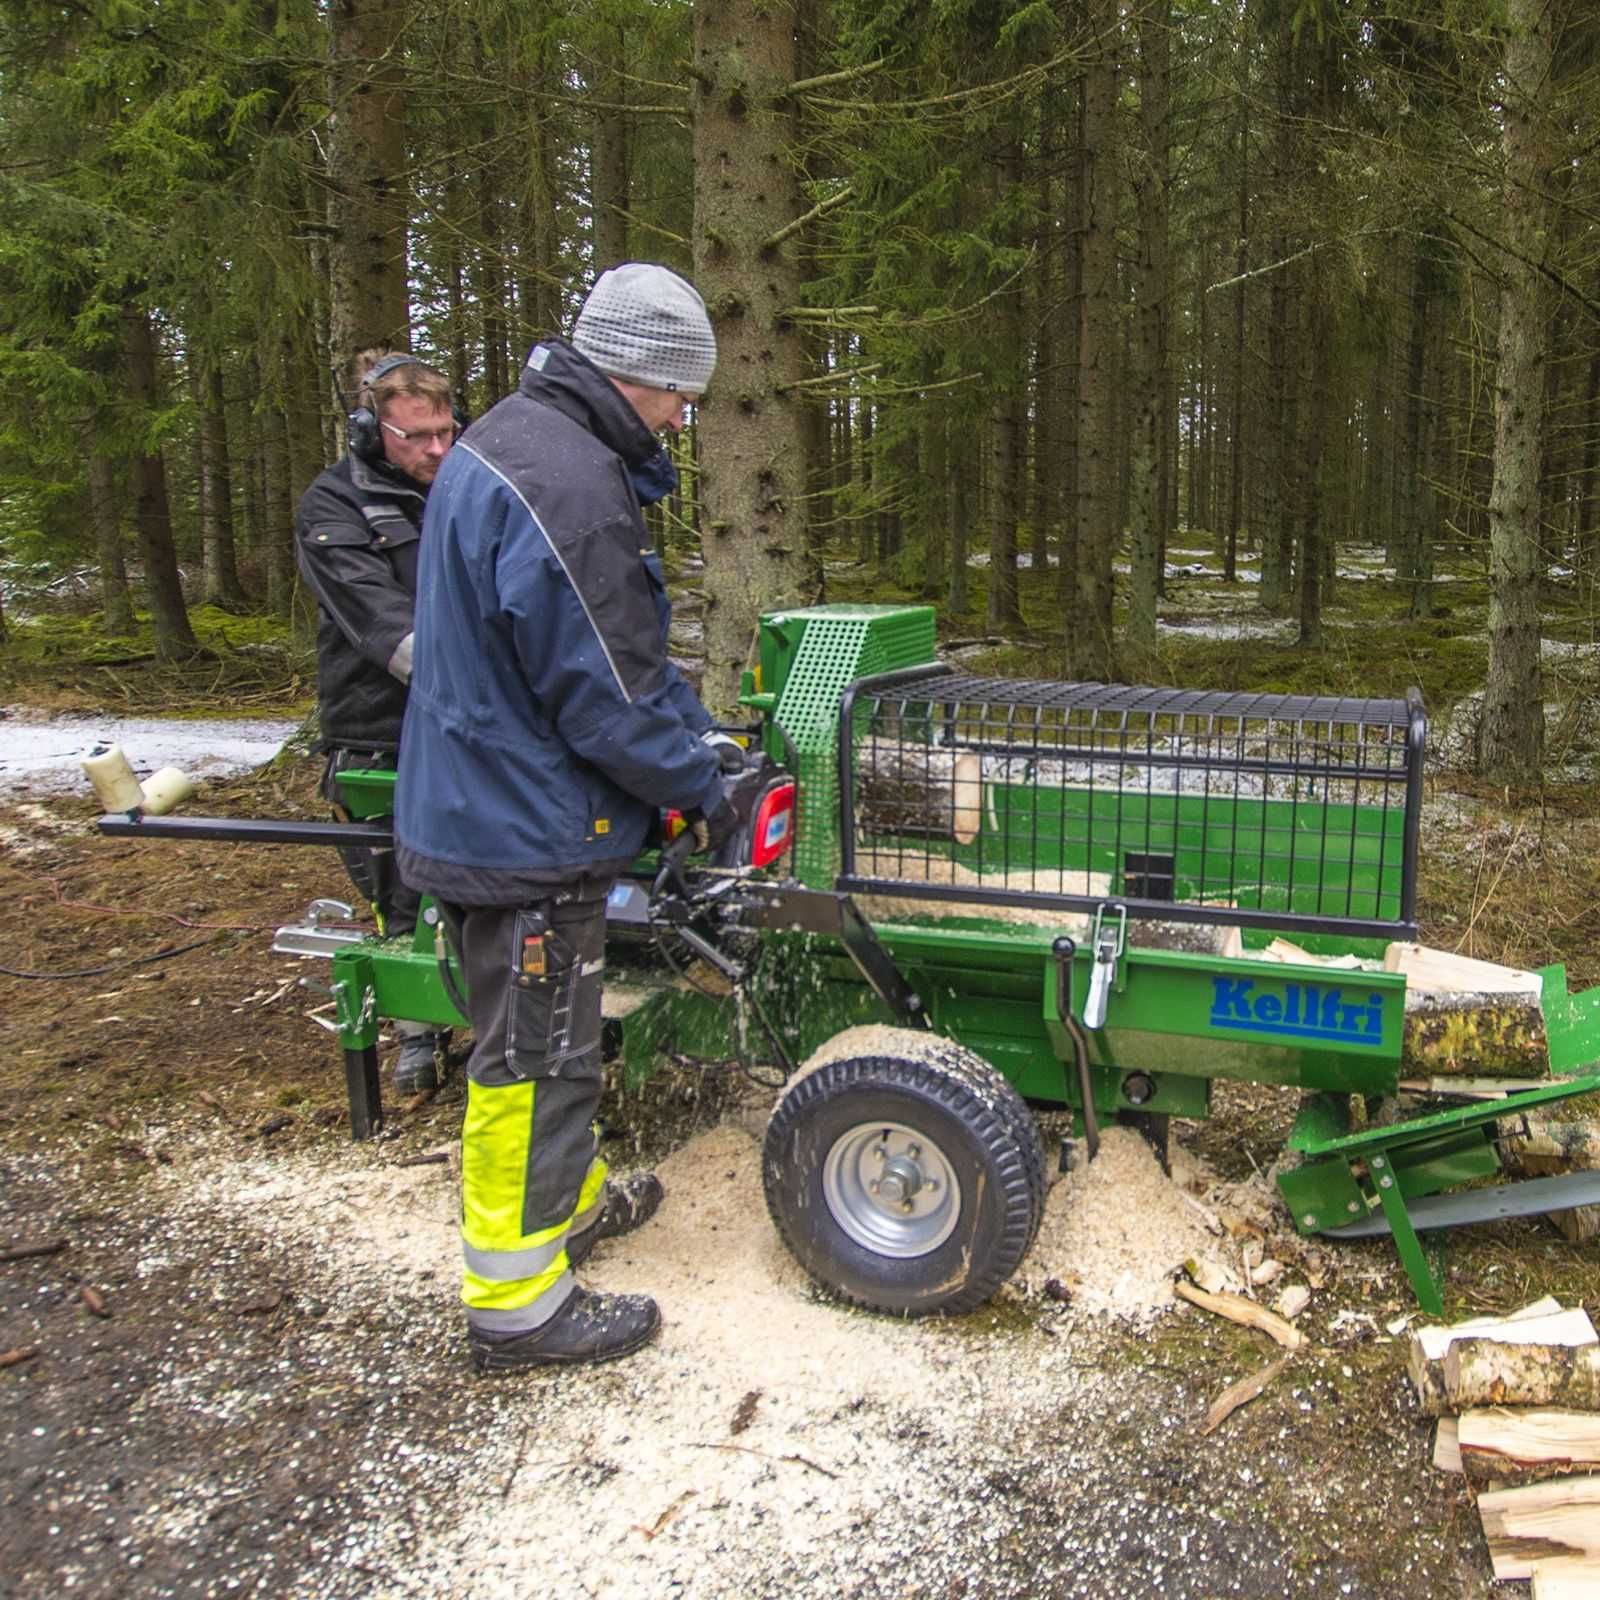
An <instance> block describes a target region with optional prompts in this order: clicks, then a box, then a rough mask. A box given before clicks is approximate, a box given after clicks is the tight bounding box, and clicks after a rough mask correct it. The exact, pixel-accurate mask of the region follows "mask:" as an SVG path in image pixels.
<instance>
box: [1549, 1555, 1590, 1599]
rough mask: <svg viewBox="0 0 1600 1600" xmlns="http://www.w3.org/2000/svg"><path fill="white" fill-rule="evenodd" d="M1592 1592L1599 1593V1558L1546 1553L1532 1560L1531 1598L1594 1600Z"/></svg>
mask: <svg viewBox="0 0 1600 1600" xmlns="http://www.w3.org/2000/svg"><path fill="white" fill-rule="evenodd" d="M1596 1595H1600V1561H1591V1560H1589V1559H1587V1558H1586V1557H1584V1556H1550V1557H1547V1558H1546V1559H1545V1560H1543V1561H1540V1562H1537V1563H1535V1565H1534V1569H1533V1600H1595V1596H1596Z"/></svg>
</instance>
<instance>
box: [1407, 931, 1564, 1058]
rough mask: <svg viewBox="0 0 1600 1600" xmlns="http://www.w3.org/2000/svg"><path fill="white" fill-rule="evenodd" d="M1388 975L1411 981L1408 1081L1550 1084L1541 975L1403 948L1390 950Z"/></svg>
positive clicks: (1423, 947)
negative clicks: (1481, 1078)
mask: <svg viewBox="0 0 1600 1600" xmlns="http://www.w3.org/2000/svg"><path fill="white" fill-rule="evenodd" d="M1383 970H1384V971H1385V972H1398V973H1400V974H1402V975H1403V976H1404V978H1405V980H1406V1020H1405V1034H1404V1039H1403V1041H1402V1044H1401V1050H1400V1066H1401V1071H1402V1074H1403V1075H1404V1076H1407V1077H1438V1078H1446V1077H1461V1076H1472V1075H1475V1074H1479V1073H1493V1074H1495V1075H1497V1076H1500V1077H1507V1078H1543V1077H1547V1076H1549V1072H1550V1036H1549V1032H1548V1030H1547V1029H1546V1027H1545V1020H1544V1007H1543V1005H1542V1003H1541V995H1542V993H1543V989H1544V980H1543V979H1542V978H1540V976H1539V974H1538V973H1537V972H1528V971H1526V970H1524V969H1522V968H1519V967H1504V966H1501V965H1500V964H1499V963H1498V962H1494V961H1477V960H1474V959H1473V958H1472V957H1470V956H1460V955H1456V954H1455V953H1454V952H1453V951H1450V950H1435V949H1432V948H1431V947H1429V946H1428V945H1423V944H1409V943H1406V942H1404V941H1400V940H1396V941H1395V942H1394V943H1392V944H1390V945H1389V946H1388V948H1387V949H1385V951H1384V953H1383Z"/></svg>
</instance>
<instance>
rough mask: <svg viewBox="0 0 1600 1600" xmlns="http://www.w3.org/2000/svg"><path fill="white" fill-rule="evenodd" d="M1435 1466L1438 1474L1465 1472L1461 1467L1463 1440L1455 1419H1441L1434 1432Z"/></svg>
mask: <svg viewBox="0 0 1600 1600" xmlns="http://www.w3.org/2000/svg"><path fill="white" fill-rule="evenodd" d="M1433 1465H1434V1470H1435V1471H1437V1472H1464V1471H1466V1468H1465V1467H1463V1466H1462V1465H1461V1440H1460V1437H1459V1435H1458V1434H1457V1431H1456V1419H1455V1418H1454V1417H1440V1418H1439V1422H1438V1425H1437V1426H1436V1427H1435V1428H1434V1430H1433Z"/></svg>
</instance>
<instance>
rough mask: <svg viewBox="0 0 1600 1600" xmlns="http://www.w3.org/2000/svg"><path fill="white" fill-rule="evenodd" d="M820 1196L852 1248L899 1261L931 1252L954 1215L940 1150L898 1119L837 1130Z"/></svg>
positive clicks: (956, 1206) (950, 1181) (954, 1183)
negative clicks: (853, 1245)
mask: <svg viewBox="0 0 1600 1600" xmlns="http://www.w3.org/2000/svg"><path fill="white" fill-rule="evenodd" d="M822 1193H823V1198H824V1199H825V1200H826V1202H827V1206H828V1210H829V1211H830V1212H831V1213H832V1215H833V1219H834V1221H835V1222H837V1223H838V1224H839V1226H840V1228H842V1229H843V1230H844V1232H845V1233H846V1234H847V1235H849V1237H850V1238H851V1239H853V1240H854V1241H855V1242H856V1243H857V1244H858V1245H861V1246H862V1247H863V1248H864V1249H867V1250H871V1251H873V1252H875V1253H876V1254H878V1255H883V1256H892V1257H896V1258H898V1259H901V1260H907V1259H910V1258H912V1257H914V1256H924V1255H927V1254H928V1252H929V1251H931V1250H937V1249H938V1247H939V1246H940V1245H941V1244H943V1243H944V1242H945V1240H946V1239H948V1238H949V1237H950V1235H951V1234H952V1233H953V1232H955V1227H956V1223H957V1222H958V1221H959V1220H960V1216H961V1185H960V1182H959V1181H958V1180H957V1178H956V1175H955V1172H954V1170H953V1169H952V1168H951V1165H950V1162H949V1159H948V1158H947V1157H946V1155H945V1153H944V1151H943V1150H941V1149H940V1148H939V1146H938V1145H937V1144H935V1143H934V1142H933V1141H932V1140H931V1139H929V1138H928V1136H927V1135H926V1134H924V1133H919V1132H918V1131H917V1130H916V1129H915V1128H908V1127H906V1126H905V1125H904V1124H903V1123H898V1122H863V1123H858V1124H857V1125H856V1126H855V1127H853V1128H850V1129H848V1130H847V1131H846V1132H844V1133H842V1134H840V1136H839V1137H838V1138H837V1139H835V1140H834V1142H833V1145H832V1147H831V1148H830V1149H829V1151H828V1154H827V1157H826V1159H825V1160H824V1162H823V1166H822Z"/></svg>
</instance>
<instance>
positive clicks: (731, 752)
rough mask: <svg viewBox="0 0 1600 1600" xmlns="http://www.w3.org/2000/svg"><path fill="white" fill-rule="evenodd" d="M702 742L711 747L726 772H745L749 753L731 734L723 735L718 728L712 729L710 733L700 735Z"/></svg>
mask: <svg viewBox="0 0 1600 1600" xmlns="http://www.w3.org/2000/svg"><path fill="white" fill-rule="evenodd" d="M700 742H701V744H704V745H709V746H710V748H711V750H712V752H713V754H715V756H716V758H717V761H718V763H719V764H720V765H721V767H722V770H723V771H724V772H742V771H743V770H744V765H745V762H746V760H747V759H748V752H747V751H746V750H745V747H744V746H743V745H742V744H740V743H739V741H738V740H737V739H735V738H734V737H733V736H732V735H731V734H726V733H721V732H719V731H718V730H717V729H716V728H712V729H711V730H710V731H709V732H707V733H703V734H701V735H700Z"/></svg>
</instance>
